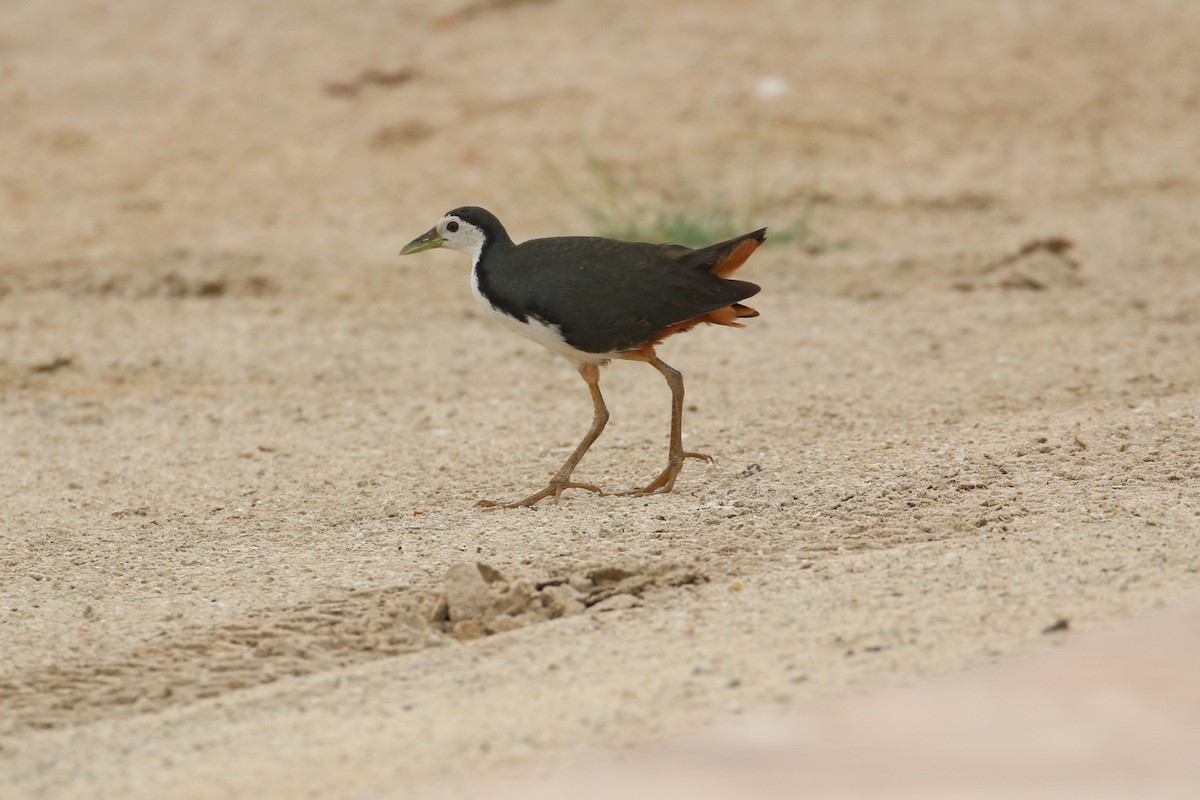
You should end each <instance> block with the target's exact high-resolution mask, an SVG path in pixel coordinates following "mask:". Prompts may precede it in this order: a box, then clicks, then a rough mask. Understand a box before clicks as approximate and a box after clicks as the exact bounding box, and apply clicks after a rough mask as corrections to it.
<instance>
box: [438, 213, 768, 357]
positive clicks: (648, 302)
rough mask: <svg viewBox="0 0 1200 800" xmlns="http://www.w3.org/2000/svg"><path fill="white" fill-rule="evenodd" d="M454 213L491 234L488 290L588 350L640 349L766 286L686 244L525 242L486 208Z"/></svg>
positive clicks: (482, 266)
mask: <svg viewBox="0 0 1200 800" xmlns="http://www.w3.org/2000/svg"><path fill="white" fill-rule="evenodd" d="M451 213H453V214H454V215H455V216H458V217H459V218H460V219H462V220H463V221H465V222H470V223H471V224H473V225H477V226H479V227H480V228H481V229H482V230H483V232H484V234H485V239H486V241H485V244H484V249H483V252H482V254H481V255H480V259H479V263H478V265H477V267H476V275H477V280H478V282H479V291H480V293H481V294H482V295H483V296H484V297H486V298H487V299H488V300H489V301H490V302H491V303H492V305H494V306H496V307H497V308H498V309H500V310H501V311H503V312H505V313H507V314H509V315H511V316H513V317H516V318H517V319H520V320H522V321H526V320H528V319H530V318H531V317H532V318H534V319H537V320H540V321H542V322H546V323H550V324H552V325H556V326H558V328H559V330H560V331H561V333H562V337H563V339H564V340H565V341H566V342H567V344H569V345H571V346H572V347H574V348H576V349H578V350H583V351H584V352H588V353H611V352H622V351H626V350H635V349H637V348H639V347H642V346H643V345H645V344H648V343H650V342H652V341H653V340H654V339H655V338H656V336H657V335H658V334H659V333H660V332H661V331H662V330H663V329H664V328H666V327H668V326H670V325H674V324H675V323H677V322H684V321H686V320H689V319H692V318H694V317H698V316H700V315H701V314H705V313H707V312H709V311H715V310H716V309H718V308H723V307H725V306H728V305H731V304H733V303H736V302H738V301H740V300H744V299H746V298H747V297H750V296H752V295H754V294H757V293H758V291H759V287H758V286H756V285H755V284H753V283H749V282H747V281H738V280H728V279H724V278H719V277H717V276H716V275H713V274H712V273H711V272H708V271H707V269H705V266H703V265H700V264H696V265H694V266H693V265H689V264H688V263H687V262H688V259H686V258H680V256H681V255H684V254H682V253H680V246H679V245H657V244H642V243H636V242H621V241H617V240H614V239H602V238H598V237H590V236H559V237H553V238H549V239H533V240H530V241H528V242H523V243H522V244H519V245H518V244H513V241H512V239H511V238H510V237H509V235H508V232H507V231H505V230H504V226H503V225H501V224H500V221H499V220H498V219H496V217H495V216H494V215H492V214H491V213H490V212H488V211H485V210H484V209H481V208H476V207H472V206H466V207H463V208H459V209H455V210H454V211H453V212H451ZM683 249H684V250H686V249H687V248H683ZM696 252H699V251H696ZM681 261H682V262H684V263H680V262H681Z"/></svg>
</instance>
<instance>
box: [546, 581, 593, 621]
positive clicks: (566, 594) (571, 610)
mask: <svg viewBox="0 0 1200 800" xmlns="http://www.w3.org/2000/svg"><path fill="white" fill-rule="evenodd" d="M542 597H543V598H544V600H545V603H546V609H547V610H548V611H549V612H550V616H552V617H571V616H574V615H575V614H582V613H583V612H584V610H585V609H584V605H583V603H581V602H580V601H579V592H577V591H575V590H574V589H573V588H571V587H570V586H565V585H564V586H547V587H546V588H544V589H542Z"/></svg>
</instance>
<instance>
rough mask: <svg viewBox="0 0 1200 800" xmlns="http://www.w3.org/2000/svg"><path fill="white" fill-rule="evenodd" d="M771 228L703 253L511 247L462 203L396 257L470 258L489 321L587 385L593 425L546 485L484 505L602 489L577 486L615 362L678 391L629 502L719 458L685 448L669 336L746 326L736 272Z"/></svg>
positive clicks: (746, 290)
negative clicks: (656, 460) (663, 352)
mask: <svg viewBox="0 0 1200 800" xmlns="http://www.w3.org/2000/svg"><path fill="white" fill-rule="evenodd" d="M766 234H767V229H766V228H760V229H759V230H756V231H753V232H751V233H746V234H743V235H741V236H735V237H734V238H732V239H728V240H725V241H722V242H718V243H716V244H713V245H709V246H708V247H702V248H699V249H693V248H690V247H685V246H683V245H680V244H650V243H643V242H628V241H621V240H617V239H609V238H603V237H598V236H555V237H548V238H543V239H530V240H528V241H524V242H522V243H520V244H517V243H515V242H514V241H513V240H512V237H510V236H509V234H508V231H507V230H505V228H504V225H502V224H501V222H500V220H499V219H498V218H497V217H496V216H495V215H494V214H492V213H491V212H490V211H487V210H486V209H483V208H479V207H477V206H462V207H460V208H456V209H454V210H452V211H449V212H447V213H446V214H444V215H443V216H442V218H441V219H439V220H438V222H437V224H436V225H434V226H433V227H432V228H431V229H429V230H428V231H427V232H426V233H424V234H422V235H421V236H418V237H417V238H416V239H413V240H412V241H411V242H409V243H408V244H407V245H405V246H404V248H403V249H402V250H401V251H400V253H401V255H410V254H413V253H420V252H424V251H426V250H432V249H434V248H438V247H447V248H450V249H451V250H457V251H459V252H462V253H465V254H467V255H468V256H469V257H470V258H471V262H472V264H471V291H472V294H474V296H475V299H476V301H477V302H478V303H479V306H480V307H481V308H482V309H483V311H484V314H485V315H486V316H488V317H491V318H492V319H494V320H496V321H498V322H499V323H500V324H502V325H503V326H505V327H507V328H508V329H509V330H511V331H513V332H515V333H517V334H519V335H521V336H523V337H525V338H526V339H530V340H532V341H534V342H536V343H537V344H540V345H541V346H542V347H544V348H546V349H547V350H549V351H550V352H551V353H554V354H556V355H559V356H562V357H563V358H565V359H566V360H567V361H569V362H570V363H571V364H572V365H573V366H574V367H575V369H576V370H578V372H579V375H580V377H582V378H583V380H584V382H585V383H586V384H587V387H588V390H589V392H590V393H591V398H592V407H593V415H592V424H591V427H590V428H589V429H588V432H587V433H586V434H585V435H584V437H583V439H582V440H581V441H580V442H579V445H578V446H577V447H576V448H575V450H574V451H573V452H572V453H571V455H570V456H569V457H568V458H567V460H566V461H565V462H564V463H563V465H562V467H561V468H560V469H559V470H558V472H556V473H555V474H554V476H553V477H552V478H551V479H550V482H549V483H548V484H547V485H546V487H545V488H543V489H540V490H538V491H536V492H534V493H533V494H530V495H529V496H528V497H525V498H522V499H520V500H517V501H515V502H507V503H506V502H496V501H492V500H480V501H479V503H478V505H480V506H482V507H484V508H519V507H532V506H534V505H535V504H536V503H538V502H540V501H541V500H544V499H545V498H547V497H552V498H553V499H554V502H557V501H558V498H559V496H560V495H561V494H562V492H563V491H564V490H566V489H584V490H587V491H591V492H595V493H597V494H600V495H603V494H605V493H604V492H603V491H602V490H601V489H600V488H599V487H597V486H595V485H593V484H590V483H582V482H578V481H575V480H572V475H573V473H574V471H575V467H576V466H577V465H578V464H579V461H580V459H582V458H583V456H584V454H585V453H586V452H587V451H588V449H589V448H590V447H591V446H592V444H593V443H595V441H596V440H597V439H598V438H599V437H600V434H601V432H603V430H604V426H605V425H606V424H607V423H608V419H609V413H608V408H607V406H606V405H605V403H604V396H603V395H602V394H601V393H600V368H601V367H603V366H605V365H606V364H608V363H609V362H610V361H612V360H614V359H624V360H628V361H642V362H645V363H647V364H649V365H650V366H652V367H654V368H655V369H656V370H658V371H659V372H660V373H661V374H662V376H663V377H664V378H665V379H666V381H667V385H668V386H669V387H670V389H671V431H670V444H669V447H668V452H667V465H666V467H664V468H663V470H662V471H661V472H660V473H659V474H658V475H657V476H656V477H655V478H654V479H652V480H651V481H650V482H649V483H647V484H646V485H645V486H641V487H639V488H635V489H631V490H629V491H627V492H621V494H624V495H635V496H638V495H650V494H655V493H667V492H670V491H672V490H673V489H674V488H675V480H676V478H677V477H678V475H679V472H680V470H681V469H682V467H683V462H684V460H685V459H689V458H692V459H701V460H705V461H712V457H711V456H709V455H706V454H704V453H694V452H690V451H686V450H684V449H683V438H682V437H683V432H682V431H683V376H682V375H681V374H680V372H679V371H678V370H676V369H674V368H673V367H671V366H669V365H668V364H666V363H665V362H664V361H662V359H660V358H659V357H658V355H657V352H656V347H657V346H658V345H659V344H661V343H662V342H663V340H665V339H666V338H668V337H670V336H674V335H676V334H679V333H683V332H685V331H688V330H691V329H692V328H694V327H696V326H697V325H699V324H701V323H712V324H716V325H724V326H729V327H736V328H741V327H745V326H744V325H743V324H742V323H741V322H740V321H739V320H742V319H746V318H748V317H757V316H758V312H757V311H756V310H754V309H753V308H750V307H749V306H745V305H743V304H742V303H741V301H742V300H745V299H747V298H749V297H752V296H753V295H755V294H757V293H758V292H759V289H760V287H759V286H757V285H756V284H753V283H750V282H748V281H742V280H735V279H733V278H730V277H729V276H730V275H731V274H732V273H733V272H735V271H736V270H737V269H738V268H739V267H741V266H742V264H744V263H745V261H746V259H748V258H749V257H750V255H751V254H752V253H753V252H754V251H755V250H756V249H757V248H758V246H759V245H760V244H762V243H763V241H765V240H766Z"/></svg>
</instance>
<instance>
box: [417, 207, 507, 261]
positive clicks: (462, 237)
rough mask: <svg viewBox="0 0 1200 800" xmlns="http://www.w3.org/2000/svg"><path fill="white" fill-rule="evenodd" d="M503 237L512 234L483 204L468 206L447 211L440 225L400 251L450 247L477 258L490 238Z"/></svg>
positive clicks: (505, 238) (497, 238)
mask: <svg viewBox="0 0 1200 800" xmlns="http://www.w3.org/2000/svg"><path fill="white" fill-rule="evenodd" d="M500 239H502V240H504V241H508V234H507V233H506V232H505V231H504V227H503V226H502V225H501V224H500V221H499V220H498V219H496V217H495V216H493V215H492V214H491V213H489V212H488V211H485V210H484V209H482V208H475V207H473V206H464V207H462V208H456V209H454V210H453V211H449V212H447V213H446V214H445V215H444V216H443V217H442V218H441V219H439V220H438V223H437V225H434V226H433V227H432V228H430V229H429V230H428V231H426V232H425V233H423V234H421V235H420V236H418V237H417V238H416V239H413V240H412V241H411V242H409V243H408V244H406V245H404V249H403V250H401V251H400V255H402V256H407V255H411V254H413V253H420V252H423V251H425V250H432V249H434V248H435V247H449V248H450V249H451V250H458V251H460V252H463V253H466V254H467V255H469V256H471V258H472V260H477V259H478V258H479V255H480V253H482V252H483V248H484V246H485V245H486V244H487V243H488V242H492V241H497V240H500Z"/></svg>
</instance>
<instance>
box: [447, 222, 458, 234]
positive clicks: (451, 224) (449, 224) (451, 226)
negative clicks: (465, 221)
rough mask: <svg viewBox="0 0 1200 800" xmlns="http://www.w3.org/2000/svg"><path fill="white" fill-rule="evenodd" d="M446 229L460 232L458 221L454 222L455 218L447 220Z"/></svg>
mask: <svg viewBox="0 0 1200 800" xmlns="http://www.w3.org/2000/svg"><path fill="white" fill-rule="evenodd" d="M446 230H448V231H450V232H451V233H457V232H458V223H457V222H454V221H453V220H451V221H450V222H447V223H446Z"/></svg>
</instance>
